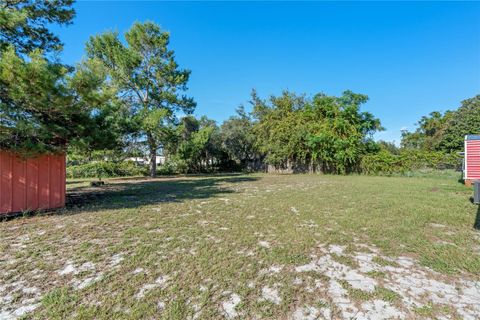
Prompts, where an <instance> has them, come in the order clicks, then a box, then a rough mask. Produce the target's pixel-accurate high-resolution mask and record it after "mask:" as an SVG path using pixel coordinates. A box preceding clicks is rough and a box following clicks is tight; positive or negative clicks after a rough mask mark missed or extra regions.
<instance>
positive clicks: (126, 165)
mask: <svg viewBox="0 0 480 320" xmlns="http://www.w3.org/2000/svg"><path fill="white" fill-rule="evenodd" d="M146 173H147V170H146V168H145V167H142V166H139V165H137V164H136V163H135V162H133V161H123V162H110V161H95V162H90V163H86V164H80V165H73V166H68V167H67V178H112V177H126V176H138V175H145V174H146Z"/></svg>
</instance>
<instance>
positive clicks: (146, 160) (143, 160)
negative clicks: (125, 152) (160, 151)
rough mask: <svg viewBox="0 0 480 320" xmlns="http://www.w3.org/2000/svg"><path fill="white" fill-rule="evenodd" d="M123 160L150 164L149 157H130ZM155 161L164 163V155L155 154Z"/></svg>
mask: <svg viewBox="0 0 480 320" xmlns="http://www.w3.org/2000/svg"><path fill="white" fill-rule="evenodd" d="M125 161H133V162H135V163H138V164H142V165H143V164H150V158H148V157H147V158H142V157H131V158H126V159H125ZM155 162H156V163H157V165H161V164H164V163H165V157H164V156H157V157H156V160H155Z"/></svg>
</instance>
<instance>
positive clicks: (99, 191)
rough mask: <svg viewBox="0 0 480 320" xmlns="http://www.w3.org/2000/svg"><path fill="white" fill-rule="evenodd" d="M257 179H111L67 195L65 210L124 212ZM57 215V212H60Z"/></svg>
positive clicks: (221, 190)
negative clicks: (114, 210)
mask: <svg viewBox="0 0 480 320" xmlns="http://www.w3.org/2000/svg"><path fill="white" fill-rule="evenodd" d="M258 179H259V178H258V177H248V176H237V175H227V176H225V175H223V176H218V175H215V176H212V175H209V176H206V175H199V176H193V177H180V178H179V177H175V178H160V179H149V178H129V179H121V180H111V182H112V183H108V184H107V185H105V186H102V187H78V188H75V189H72V190H70V191H68V192H67V203H66V208H67V209H68V211H69V213H71V210H73V209H82V210H84V209H89V208H91V209H95V210H104V209H106V210H108V209H124V208H125V209H127V208H136V207H139V206H144V205H155V204H159V203H165V202H182V201H185V200H192V199H208V198H211V197H215V196H218V195H221V194H230V193H234V192H235V191H234V190H233V189H232V188H231V184H237V183H243V182H252V181H256V180H258ZM59 213H60V212H59Z"/></svg>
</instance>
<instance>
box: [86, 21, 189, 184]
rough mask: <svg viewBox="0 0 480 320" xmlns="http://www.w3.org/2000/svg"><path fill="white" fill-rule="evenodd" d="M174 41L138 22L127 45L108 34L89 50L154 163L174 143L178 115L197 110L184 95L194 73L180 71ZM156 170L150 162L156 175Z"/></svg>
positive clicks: (94, 40) (127, 36)
mask: <svg viewBox="0 0 480 320" xmlns="http://www.w3.org/2000/svg"><path fill="white" fill-rule="evenodd" d="M169 39H170V36H169V34H168V33H167V32H165V31H162V30H161V29H160V27H159V26H158V25H156V24H155V23H153V22H145V23H139V22H137V23H135V24H133V26H132V27H131V28H130V30H129V31H127V32H126V34H125V44H124V43H123V42H122V41H121V40H120V39H119V36H118V33H116V32H106V33H104V34H101V35H98V36H94V37H91V38H90V40H89V41H88V43H87V47H86V51H87V55H88V58H89V59H90V61H92V62H98V63H99V64H100V65H101V66H102V68H103V69H104V72H105V73H106V74H107V79H106V80H107V82H108V85H109V86H110V87H111V88H112V89H114V90H116V92H117V97H118V99H119V100H120V101H122V103H123V104H125V106H126V107H127V109H128V115H129V117H130V119H131V122H132V123H135V124H136V126H137V132H138V134H139V135H140V136H142V137H144V138H145V139H146V142H147V144H148V147H149V152H150V157H151V159H152V160H153V159H154V157H155V156H156V153H157V150H158V149H159V148H160V147H162V146H163V145H164V144H166V143H167V142H168V140H169V139H170V135H171V134H172V125H173V124H175V123H176V121H177V118H176V113H177V112H179V111H181V112H183V113H185V114H190V113H192V112H193V110H194V108H195V102H194V101H193V99H192V98H189V97H187V96H186V95H185V94H183V92H184V91H185V90H186V89H187V86H186V85H187V82H188V79H189V76H190V71H188V70H183V69H180V68H179V66H178V64H177V63H176V61H175V56H174V52H173V51H172V50H170V49H169V48H168V45H169ZM155 170H156V168H155V161H151V172H150V174H151V175H152V176H154V175H155Z"/></svg>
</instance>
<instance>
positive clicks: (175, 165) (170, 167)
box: [157, 157, 188, 175]
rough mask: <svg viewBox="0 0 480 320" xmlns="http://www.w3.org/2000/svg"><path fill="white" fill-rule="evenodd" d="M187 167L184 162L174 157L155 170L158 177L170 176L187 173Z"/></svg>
mask: <svg viewBox="0 0 480 320" xmlns="http://www.w3.org/2000/svg"><path fill="white" fill-rule="evenodd" d="M187 171H188V165H187V163H186V161H185V160H182V159H178V158H176V157H173V158H169V159H168V160H167V161H166V162H165V163H164V164H163V165H161V166H159V167H158V168H157V173H158V174H160V175H172V174H178V173H187Z"/></svg>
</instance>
